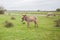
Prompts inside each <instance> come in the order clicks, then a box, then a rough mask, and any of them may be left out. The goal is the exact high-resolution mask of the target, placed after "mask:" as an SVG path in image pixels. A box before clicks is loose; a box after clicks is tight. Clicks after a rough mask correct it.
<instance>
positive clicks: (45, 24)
mask: <svg viewBox="0 0 60 40" xmlns="http://www.w3.org/2000/svg"><path fill="white" fill-rule="evenodd" d="M16 13H17V12H16ZM57 13H59V12H57ZM32 15H33V14H32ZM15 17H16V19H15V20H11V15H0V40H60V27H54V20H56V19H58V16H56V17H49V18H46V17H45V16H37V20H38V26H39V27H38V28H37V29H36V28H34V24H33V23H31V24H30V28H27V27H26V24H22V22H21V15H20V16H18V15H16V16H15ZM6 20H9V21H11V22H12V23H13V24H14V26H13V27H11V28H6V27H5V26H4V22H5V21H6Z"/></svg>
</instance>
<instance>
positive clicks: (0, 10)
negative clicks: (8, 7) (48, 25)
mask: <svg viewBox="0 0 60 40" xmlns="http://www.w3.org/2000/svg"><path fill="white" fill-rule="evenodd" d="M4 12H5V9H4V7H2V6H0V14H4Z"/></svg>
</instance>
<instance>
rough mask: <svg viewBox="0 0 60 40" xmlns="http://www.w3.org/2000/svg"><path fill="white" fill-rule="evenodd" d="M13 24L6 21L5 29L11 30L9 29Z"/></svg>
mask: <svg viewBox="0 0 60 40" xmlns="http://www.w3.org/2000/svg"><path fill="white" fill-rule="evenodd" d="M12 26H13V24H12V23H11V22H9V21H5V27H7V28H9V27H12Z"/></svg>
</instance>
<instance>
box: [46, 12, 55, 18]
mask: <svg viewBox="0 0 60 40" xmlns="http://www.w3.org/2000/svg"><path fill="white" fill-rule="evenodd" d="M49 16H56V15H55V14H53V13H52V12H49V13H48V14H47V16H46V17H47V18H48V17H49Z"/></svg>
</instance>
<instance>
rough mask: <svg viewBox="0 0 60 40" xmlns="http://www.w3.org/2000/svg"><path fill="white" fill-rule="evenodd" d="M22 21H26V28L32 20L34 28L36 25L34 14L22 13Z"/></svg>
mask: <svg viewBox="0 0 60 40" xmlns="http://www.w3.org/2000/svg"><path fill="white" fill-rule="evenodd" d="M23 21H26V22H27V27H28V28H29V24H30V22H34V24H35V28H37V27H38V24H37V19H36V17H35V16H27V15H22V22H23Z"/></svg>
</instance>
